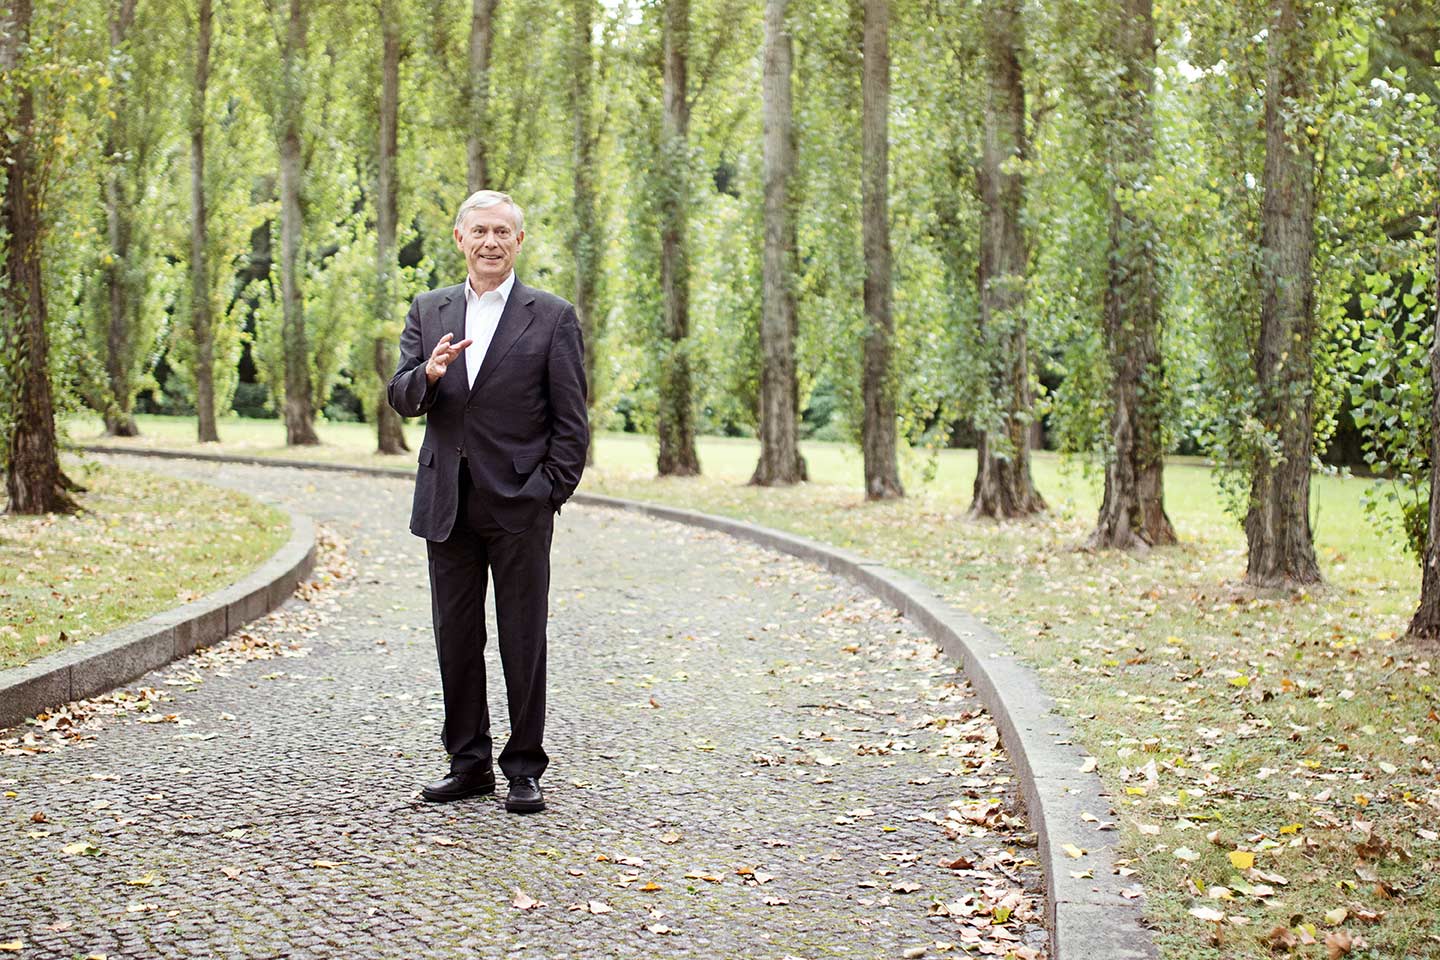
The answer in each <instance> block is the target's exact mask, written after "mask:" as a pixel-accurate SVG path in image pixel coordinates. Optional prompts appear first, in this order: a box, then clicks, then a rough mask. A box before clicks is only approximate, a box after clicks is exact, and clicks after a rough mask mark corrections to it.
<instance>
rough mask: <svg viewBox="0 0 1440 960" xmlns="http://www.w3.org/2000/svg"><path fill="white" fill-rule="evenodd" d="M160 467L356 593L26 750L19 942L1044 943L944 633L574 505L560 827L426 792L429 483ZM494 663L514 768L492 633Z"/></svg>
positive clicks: (300, 603) (214, 948)
mask: <svg viewBox="0 0 1440 960" xmlns="http://www.w3.org/2000/svg"><path fill="white" fill-rule="evenodd" d="M117 462H121V463H124V464H125V465H126V466H129V467H133V466H135V462H134V461H127V460H120V461H117ZM165 469H167V470H173V471H175V472H177V473H180V474H183V475H186V476H191V477H195V478H198V479H203V480H206V481H208V482H212V483H217V484H222V485H227V486H235V487H240V488H244V489H247V490H251V491H259V492H261V493H262V494H263V495H264V496H266V497H268V498H271V499H274V500H277V501H282V502H285V503H288V504H290V505H292V506H295V507H297V508H299V509H301V510H303V511H305V512H307V513H309V514H310V515H311V516H313V517H315V518H316V519H317V520H318V521H319V522H320V523H321V524H322V525H324V526H325V527H326V528H327V529H328V530H330V531H332V532H333V533H334V534H336V535H337V536H338V537H340V538H342V539H343V540H344V541H346V542H347V543H348V553H349V559H350V561H351V564H352V565H353V576H352V577H350V578H349V579H348V580H346V581H345V582H343V583H342V584H341V585H339V586H337V587H334V588H330V589H328V590H323V591H320V592H319V593H318V594H316V597H315V599H313V600H310V601H306V600H301V599H294V600H291V601H290V602H289V604H287V606H286V608H285V609H284V611H282V612H281V613H280V614H278V615H276V616H274V617H272V619H271V621H270V622H269V623H265V624H260V625H256V626H255V629H253V630H251V631H249V633H248V639H249V640H251V641H255V642H257V643H258V642H259V641H261V640H263V641H264V642H265V643H266V644H269V645H270V647H271V649H277V650H278V651H279V652H280V653H281V654H284V655H282V656H278V657H272V658H268V659H246V657H245V656H243V650H242V651H241V653H237V654H235V655H234V656H231V655H228V654H226V653H225V652H224V651H220V652H218V653H212V654H211V655H209V656H208V657H206V656H205V655H203V654H202V655H201V658H200V659H198V660H196V659H193V658H192V660H191V661H182V662H180V663H177V664H175V665H172V666H171V667H170V668H167V669H165V670H162V671H157V672H156V673H155V674H151V675H150V676H148V677H146V678H144V679H142V680H141V681H139V682H138V683H137V684H135V685H134V688H133V689H139V688H147V687H148V688H153V689H154V690H157V691H160V693H158V694H156V695H155V696H154V697H153V702H151V703H150V704H149V706H150V710H149V711H148V712H141V710H142V709H143V707H144V706H145V705H144V704H137V703H136V702H135V701H129V702H128V703H125V702H122V706H124V707H125V710H124V711H123V712H122V713H121V714H119V715H116V716H112V717H110V718H108V719H106V720H105V721H104V723H103V724H102V725H100V726H99V727H98V728H97V729H95V730H93V731H90V732H88V733H86V734H85V735H84V737H82V738H80V739H79V742H78V743H74V745H72V746H68V747H65V748H64V749H58V750H55V751H54V752H42V753H35V754H33V755H30V754H25V753H22V752H20V751H18V750H16V749H14V745H15V743H16V742H17V741H16V739H15V738H16V737H18V736H21V735H22V734H23V733H24V732H25V731H10V732H9V734H8V736H9V737H10V738H11V739H10V743H11V747H12V749H10V750H8V751H6V752H5V755H3V756H0V794H3V797H0V868H3V869H0V951H3V952H0V956H12V955H13V956H20V957H24V958H27V960H29V958H42V957H43V958H71V957H90V956H105V957H109V958H112V960H113V958H117V957H126V958H131V957H164V958H178V957H247V958H280V957H287V958H302V957H303V958H340V957H344V958H367V957H384V958H411V957H445V958H453V957H515V958H536V960H562V958H620V957H706V958H755V960H769V958H774V960H780V958H790V957H801V958H821V957H853V958H866V960H871V958H875V960H878V958H892V957H902V956H904V957H915V956H921V955H922V953H923V955H925V956H931V957H935V956H963V955H966V954H967V953H968V954H972V955H993V956H1006V955H1007V954H1013V955H1018V956H1023V957H1033V956H1037V955H1038V953H1039V951H1043V949H1044V946H1045V932H1044V930H1043V928H1042V927H1041V925H1040V920H1039V916H1040V914H1041V912H1042V911H1041V908H1040V905H1039V900H1038V896H1039V895H1038V893H1037V891H1038V890H1039V889H1040V883H1041V881H1040V876H1039V874H1038V871H1037V869H1036V868H1035V866H1034V865H1033V862H1032V861H1031V860H1030V858H1031V857H1032V856H1033V853H1034V851H1033V849H1032V848H1031V847H1029V846H1027V845H1026V844H1027V842H1028V837H1029V835H1028V834H1027V833H1026V829H1025V827H1024V825H1023V823H1022V822H1020V821H1019V820H1018V819H1012V817H1014V816H1018V813H1017V810H1016V804H1017V802H1018V801H1017V799H1016V797H1017V791H1016V788H1015V784H1014V783H1013V782H1012V781H1011V770H1010V767H1009V764H1008V761H1007V760H1006V758H1005V757H1004V755H1003V753H1002V752H1001V750H1000V748H999V747H998V746H997V744H996V742H995V733H994V727H993V725H991V724H990V721H989V719H988V717H986V716H985V715H984V714H983V713H982V712H981V710H980V707H979V705H978V703H977V702H976V701H975V700H974V699H973V698H972V697H971V695H970V692H969V689H968V687H966V686H965V685H964V680H963V676H961V675H959V674H957V673H956V672H955V670H954V668H953V665H952V664H950V663H949V662H947V660H946V659H944V658H943V657H941V656H939V655H938V653H937V651H936V649H935V648H934V646H933V645H932V644H931V643H930V642H929V641H928V640H926V639H925V638H923V637H921V636H919V635H917V633H916V632H915V630H914V629H913V628H912V627H910V626H909V625H908V623H906V622H905V621H903V620H901V619H899V618H898V617H897V616H896V615H895V614H894V613H893V611H890V610H887V609H886V608H884V607H883V606H882V605H880V604H879V603H878V602H876V601H874V600H873V599H871V598H869V597H868V595H866V594H864V593H863V592H861V591H859V590H858V589H856V588H855V587H853V586H852V585H850V584H849V583H847V582H845V581H842V580H839V579H837V578H835V577H833V576H831V575H829V574H826V573H824V572H823V571H820V570H819V569H818V568H814V567H810V566H808V565H805V564H802V563H800V562H797V561H795V560H792V559H789V558H785V557H780V556H777V555H774V554H770V553H767V552H765V551H762V550H760V549H758V548H755V547H752V546H749V545H746V544H742V543H739V542H737V541H734V540H732V539H730V538H727V537H724V536H722V535H718V534H714V533H709V532H704V531H697V530H693V529H689V528H685V527H681V526H677V525H672V524H668V523H662V522H658V521H654V520H649V519H644V518H640V517H636V516H632V515H628V514H624V513H619V512H614V511H609V510H600V509H587V508H582V507H576V506H572V507H567V508H566V510H565V512H564V514H563V515H562V517H561V518H560V519H559V523H558V524H557V528H556V536H555V547H554V569H555V576H554V586H553V590H552V603H551V606H552V620H551V627H550V678H551V680H550V711H549V725H548V728H547V738H546V745H547V747H548V749H549V751H550V754H551V757H552V761H551V766H550V770H549V772H548V773H547V775H546V777H545V779H544V786H545V788H546V795H547V799H548V801H549V810H548V811H547V812H546V813H543V814H540V815H536V816H529V817H521V816H515V815H509V814H506V813H505V812H504V810H503V809H502V807H501V806H500V804H499V803H498V801H496V800H495V799H493V798H482V799H474V800H469V801H465V802H463V803H459V804H448V805H430V804H426V803H423V802H421V801H420V800H419V798H418V793H417V787H418V785H419V784H420V783H422V782H425V781H427V780H429V779H433V778H434V777H436V776H438V775H440V774H441V773H442V772H443V771H444V769H445V766H446V761H445V757H444V755H443V753H442V752H441V750H440V747H439V736H438V732H439V722H440V717H441V701H440V693H439V679H438V674H437V669H436V664H435V654H434V646H433V641H432V639H431V636H430V632H429V594H428V588H427V585H426V581H425V573H424V570H425V565H424V559H423V558H424V549H423V544H422V543H420V542H419V541H418V540H416V539H414V538H412V537H411V536H410V535H409V533H408V532H407V531H406V519H407V517H408V515H409V514H408V510H409V498H410V484H409V483H408V482H406V481H402V480H390V479H372V478H360V477H352V476H347V475H343V474H332V473H318V472H316V473H310V472H302V471H296V470H288V469H277V468H261V467H245V466H229V465H216V464H202V463H191V462H185V463H176V464H167V466H166V468H165ZM491 635H492V637H493V628H492V634H491ZM243 645H244V644H243V643H242V645H241V646H242V647H243ZM262 646H263V645H262ZM230 647H231V648H232V649H234V648H235V645H234V644H231V645H230ZM489 654H490V657H491V661H492V672H491V677H492V688H491V691H490V697H491V704H492V714H493V716H494V717H495V718H496V722H497V724H499V726H498V727H497V730H496V740H497V750H498V744H500V743H503V742H504V736H505V734H506V730H505V727H504V718H505V709H504V699H503V698H504V690H503V685H501V684H498V683H497V682H496V681H498V678H499V677H500V675H501V674H500V670H499V665H498V658H497V657H496V656H495V650H494V644H493V641H492V644H491V648H490V650H489ZM81 709H83V708H81ZM31 732H32V734H33V733H35V731H33V730H32V731H31ZM39 742H41V743H42V744H43V743H46V742H48V741H47V740H46V739H45V737H44V735H42V736H41V737H40V738H39ZM72 742H73V741H72ZM502 790H503V787H502Z"/></svg>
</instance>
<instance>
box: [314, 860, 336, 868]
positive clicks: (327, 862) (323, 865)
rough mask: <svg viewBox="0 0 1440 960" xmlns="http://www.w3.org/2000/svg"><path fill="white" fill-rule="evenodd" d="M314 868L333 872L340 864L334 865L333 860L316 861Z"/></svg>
mask: <svg viewBox="0 0 1440 960" xmlns="http://www.w3.org/2000/svg"><path fill="white" fill-rule="evenodd" d="M315 866H316V867H317V868H319V869H321V870H334V869H335V868H336V867H338V866H340V864H338V863H336V862H335V861H334V860H316V861H315Z"/></svg>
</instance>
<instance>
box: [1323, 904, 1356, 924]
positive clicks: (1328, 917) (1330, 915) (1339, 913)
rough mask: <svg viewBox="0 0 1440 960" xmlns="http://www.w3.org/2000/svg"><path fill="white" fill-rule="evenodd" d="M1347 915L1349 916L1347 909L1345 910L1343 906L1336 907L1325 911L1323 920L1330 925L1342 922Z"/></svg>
mask: <svg viewBox="0 0 1440 960" xmlns="http://www.w3.org/2000/svg"><path fill="white" fill-rule="evenodd" d="M1348 916H1350V911H1349V910H1346V909H1345V908H1344V907H1336V908H1335V909H1334V910H1326V911H1325V922H1326V923H1328V924H1330V925H1331V926H1335V925H1338V924H1341V923H1344V922H1345V918H1346V917H1348Z"/></svg>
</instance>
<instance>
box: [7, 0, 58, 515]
mask: <svg viewBox="0 0 1440 960" xmlns="http://www.w3.org/2000/svg"><path fill="white" fill-rule="evenodd" d="M30 19H31V0H12V2H11V4H10V16H9V22H8V23H4V22H3V21H0V25H3V27H4V28H5V29H3V30H0V73H3V74H5V75H6V80H7V81H8V80H9V79H10V77H11V76H13V75H14V73H15V72H16V69H17V68H18V67H19V65H20V58H21V56H22V55H23V52H24V51H25V50H26V48H27V47H29V45H30ZM11 96H13V97H14V100H13V101H12V102H13V103H14V110H15V112H14V114H13V115H12V117H9V118H7V120H9V121H10V122H9V123H7V127H8V129H9V130H11V131H13V133H14V134H15V136H14V137H4V138H0V162H3V163H4V164H5V166H6V177H5V197H4V204H3V207H0V224H3V231H0V232H3V233H4V235H5V239H6V247H7V249H6V250H5V251H4V254H5V255H4V257H3V258H0V261H3V264H4V271H5V273H4V279H5V282H4V283H3V284H0V310H3V317H0V320H3V325H0V335H3V337H4V341H5V342H4V343H0V347H3V348H4V349H3V352H0V357H4V358H5V359H6V362H8V363H9V364H10V370H9V373H10V381H11V384H12V387H13V389H14V390H15V399H14V408H13V410H14V416H15V421H14V423H13V424H12V426H11V434H10V437H9V441H10V443H9V461H8V469H7V472H6V474H5V488H6V493H7V495H8V505H7V509H8V511H9V512H10V513H23V514H36V513H52V512H66V513H68V512H71V511H73V510H75V509H76V504H75V502H74V501H73V500H71V499H70V497H69V496H68V495H67V494H66V493H65V486H66V482H65V480H64V477H63V475H62V474H61V472H60V461H59V456H58V454H57V451H56V448H55V407H54V401H53V399H52V396H51V392H50V371H49V357H48V354H49V348H50V343H49V340H48V338H47V332H46V329H45V287H44V284H43V278H42V276H41V272H40V248H41V229H42V224H41V220H40V208H39V203H38V198H39V194H40V192H41V191H40V183H39V172H38V171H37V169H36V163H35V157H34V154H33V149H34V140H33V137H34V125H35V99H34V95H33V94H32V93H31V90H30V85H29V83H27V82H24V81H22V82H20V83H18V84H16V89H15V90H14V91H13V92H12V94H11Z"/></svg>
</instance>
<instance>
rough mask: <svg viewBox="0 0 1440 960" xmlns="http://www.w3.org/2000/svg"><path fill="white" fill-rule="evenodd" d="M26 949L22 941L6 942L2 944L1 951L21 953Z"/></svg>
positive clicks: (0, 945)
mask: <svg viewBox="0 0 1440 960" xmlns="http://www.w3.org/2000/svg"><path fill="white" fill-rule="evenodd" d="M24 949H25V944H24V942H23V941H20V940H6V941H5V942H4V943H0V951H4V952H5V953H19V952H20V951H21V950H24Z"/></svg>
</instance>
